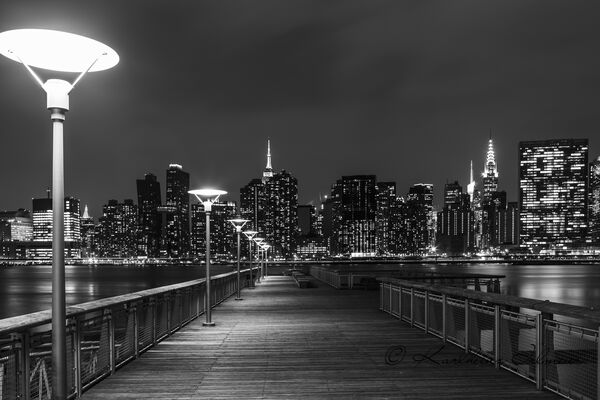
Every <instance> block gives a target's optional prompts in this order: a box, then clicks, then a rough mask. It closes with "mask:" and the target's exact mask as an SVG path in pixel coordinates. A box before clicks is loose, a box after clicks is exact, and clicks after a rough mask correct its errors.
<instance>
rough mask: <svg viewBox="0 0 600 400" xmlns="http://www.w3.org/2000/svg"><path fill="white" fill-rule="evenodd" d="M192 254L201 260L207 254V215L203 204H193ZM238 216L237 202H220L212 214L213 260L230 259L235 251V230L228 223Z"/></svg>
mask: <svg viewBox="0 0 600 400" xmlns="http://www.w3.org/2000/svg"><path fill="white" fill-rule="evenodd" d="M191 208H192V232H191V236H192V240H191V252H192V254H193V256H194V257H197V258H200V257H203V256H204V255H205V254H206V214H205V212H204V205H202V203H192V206H191ZM236 215H237V206H236V204H235V202H231V201H230V202H223V201H219V202H216V203H214V204H213V205H212V211H211V213H210V249H211V250H210V252H211V256H212V257H213V258H229V257H231V256H232V252H233V249H234V238H235V228H234V227H233V225H231V223H230V222H229V221H228V220H230V219H233V218H235V217H236Z"/></svg>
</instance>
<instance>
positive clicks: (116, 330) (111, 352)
mask: <svg viewBox="0 0 600 400" xmlns="http://www.w3.org/2000/svg"><path fill="white" fill-rule="evenodd" d="M253 269H257V268H253ZM241 273H242V277H243V278H242V280H241V282H242V286H243V287H246V286H248V284H249V282H250V270H249V269H246V270H243V271H241ZM256 276H257V274H256V272H254V277H256ZM205 282H206V280H205V279H198V280H194V281H189V282H184V283H179V284H175V285H170V286H163V287H159V288H155V289H149V290H144V291H141V292H136V293H131V294H126V295H122V296H116V297H110V298H106V299H101V300H95V301H91V302H89V303H83V304H78V305H75V306H70V307H67V317H66V321H65V322H66V325H67V388H68V391H69V396H68V398H70V399H71V398H79V397H80V396H81V394H82V393H83V391H85V390H86V389H87V388H89V387H90V386H92V385H94V384H95V383H96V382H98V381H100V380H101V379H103V378H105V377H106V376H109V375H112V374H113V373H114V372H115V370H117V369H118V368H119V367H121V366H122V365H124V364H125V363H127V362H129V361H131V360H133V359H135V358H137V357H138V356H139V355H140V354H141V353H142V352H144V351H145V350H147V349H149V348H151V347H152V346H154V345H155V344H157V343H158V342H160V341H161V340H163V339H164V338H166V337H168V336H169V335H171V334H172V333H173V332H175V331H177V330H179V329H180V328H181V327H183V326H184V325H186V324H187V323H189V322H190V321H192V320H194V319H195V318H197V317H198V316H200V315H202V314H204V311H205V310H204V307H205V305H204V290H205ZM211 282H212V284H211V306H212V307H214V306H216V305H217V304H219V303H221V302H222V301H224V300H225V299H227V298H228V297H229V296H232V295H234V294H235V293H236V290H237V288H236V285H237V272H231V273H226V274H221V275H217V276H214V277H212V278H211ZM51 321H52V316H51V313H50V311H49V310H48V311H42V312H37V313H33V314H27V315H22V316H18V317H12V318H6V319H3V320H0V400H5V399H11V400H12V399H24V400H29V399H39V400H42V399H50V398H51V392H52V386H51V385H52V383H51V378H50V377H51V376H52V371H51V359H52V340H51V336H52V330H51Z"/></svg>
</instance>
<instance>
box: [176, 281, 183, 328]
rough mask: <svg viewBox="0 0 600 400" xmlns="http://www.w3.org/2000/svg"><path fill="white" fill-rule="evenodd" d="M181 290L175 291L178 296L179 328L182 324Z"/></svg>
mask: <svg viewBox="0 0 600 400" xmlns="http://www.w3.org/2000/svg"><path fill="white" fill-rule="evenodd" d="M182 292H183V290H178V291H177V297H178V298H179V329H181V327H182V326H183V296H184V294H183V293H182Z"/></svg>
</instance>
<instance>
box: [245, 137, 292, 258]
mask: <svg viewBox="0 0 600 400" xmlns="http://www.w3.org/2000/svg"><path fill="white" fill-rule="evenodd" d="M297 208H298V181H297V179H296V178H295V177H294V176H293V175H292V174H290V173H289V172H287V171H285V170H282V171H280V172H278V173H274V172H273V168H272V165H271V145H270V141H268V143H267V165H266V168H265V170H264V172H263V176H262V179H258V178H257V179H252V180H251V181H250V182H249V183H248V184H247V185H246V186H244V187H242V188H241V189H240V213H241V215H242V217H243V218H246V219H248V220H250V222H249V223H248V224H247V225H246V226H247V228H248V229H250V228H252V229H254V230H256V231H257V232H258V233H259V236H263V237H265V238H266V240H267V242H269V244H271V246H272V248H271V249H270V251H271V252H272V254H277V255H281V256H284V257H289V256H291V255H292V253H293V252H294V247H295V244H296V238H297V236H298V210H297ZM244 246H245V244H244Z"/></svg>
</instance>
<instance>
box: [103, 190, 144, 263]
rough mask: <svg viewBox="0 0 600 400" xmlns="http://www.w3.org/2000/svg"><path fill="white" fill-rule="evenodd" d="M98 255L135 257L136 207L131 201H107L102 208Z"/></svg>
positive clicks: (136, 233) (136, 234)
mask: <svg viewBox="0 0 600 400" xmlns="http://www.w3.org/2000/svg"><path fill="white" fill-rule="evenodd" d="M102 212H103V215H102V217H100V219H99V221H100V235H99V236H100V237H98V238H97V239H98V254H99V255H100V256H103V257H134V256H136V255H137V238H138V237H139V236H138V207H137V206H136V205H135V204H134V203H133V200H131V199H125V200H124V201H123V203H119V202H118V201H117V200H109V201H108V204H106V205H104V207H103V208H102Z"/></svg>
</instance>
